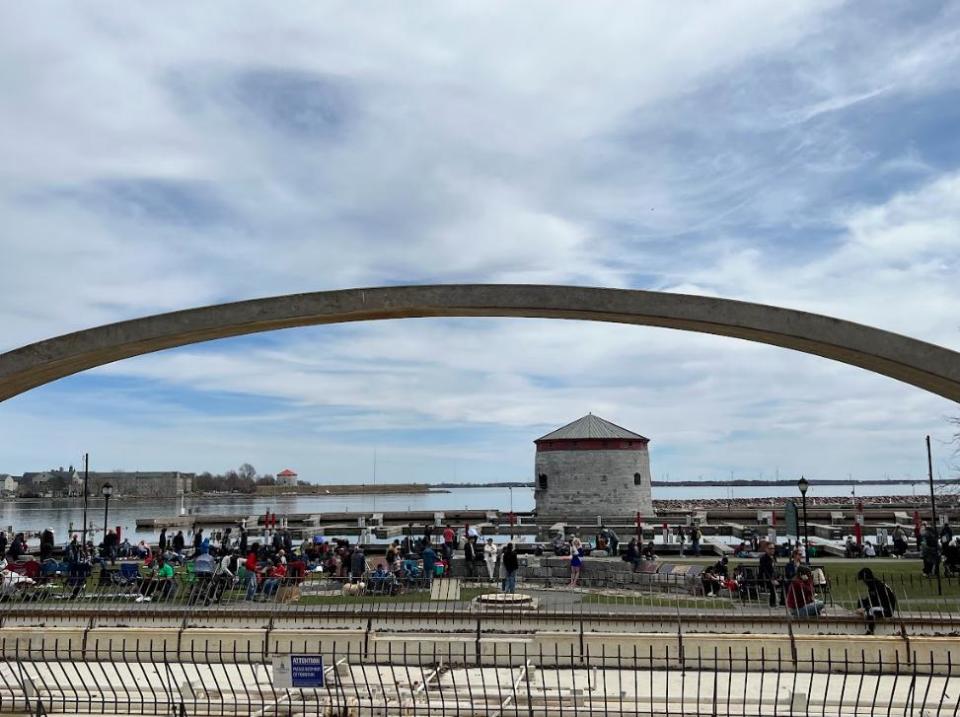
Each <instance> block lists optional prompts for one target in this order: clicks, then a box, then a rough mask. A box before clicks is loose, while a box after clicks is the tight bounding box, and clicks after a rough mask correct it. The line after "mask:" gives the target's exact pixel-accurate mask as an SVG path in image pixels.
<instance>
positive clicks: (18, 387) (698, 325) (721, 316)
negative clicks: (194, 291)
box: [0, 284, 960, 402]
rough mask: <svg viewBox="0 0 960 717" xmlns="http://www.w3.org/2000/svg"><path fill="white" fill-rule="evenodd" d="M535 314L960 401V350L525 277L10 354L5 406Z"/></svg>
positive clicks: (52, 343)
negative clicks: (268, 336)
mask: <svg viewBox="0 0 960 717" xmlns="http://www.w3.org/2000/svg"><path fill="white" fill-rule="evenodd" d="M470 316H480V317H525V318H541V319H578V320H584V321H606V322H612V323H620V324H638V325H643V326H662V327H665V328H671V329H682V330H684V331H698V332H701V333H708V334H718V335H720V336H731V337H734V338H740V339H746V340H748V341H757V342H760V343H765V344H770V345H773V346H781V347H783V348H788V349H794V350H796V351H803V352H805V353H809V354H814V355H817V356H822V357H824V358H828V359H832V360H834V361H841V362H843V363H847V364H851V365H853V366H859V367H860V368H864V369H866V370H868V371H873V372H874V373H878V374H882V375H884V376H889V377H890V378H894V379H897V380H898V381H903V382H904V383H908V384H910V385H912V386H916V387H918V388H922V389H924V390H925V391H929V392H931V393H935V394H937V395H939V396H943V397H944V398H948V399H950V400H952V401H957V402H960V354H958V353H957V352H955V351H951V350H949V349H946V348H944V347H942V346H936V345H934V344H929V343H925V342H923V341H918V340H916V339H912V338H908V337H906V336H901V335H899V334H894V333H891V332H889V331H883V330H880V329H876V328H872V327H870V326H864V325H862V324H856V323H853V322H850V321H843V320H841V319H835V318H831V317H829V316H821V315H819V314H811V313H806V312H803V311H795V310H792V309H784V308H778V307H773V306H766V305H763V304H752V303H747V302H742V301H733V300H730V299H717V298H712V297H706V296H692V295H687V294H671V293H664V292H656V291H634V290H626V289H603V288H588V287H577V286H538V285H518V284H449V285H436V286H391V287H380V288H373V289H346V290H342V291H321V292H316V293H309V294H291V295H288V296H277V297H273V298H267V299H254V300H251V301H240V302H236V303H231V304H221V305H218V306H207V307H203V308H199V309H189V310H186V311H176V312H172V313H168V314H158V315H156V316H148V317H145V318H140V319H133V320H130V321H122V322H119V323H116V324H109V325H107V326H100V327H97V328H92V329H87V330H84V331H78V332H75V333H71V334H65V335H63V336H58V337H56V338H52V339H47V340H45V341H40V342H38V343H34V344H30V345H28V346H24V347H22V348H18V349H15V350H13V351H9V352H7V353H4V354H0V401H4V400H6V399H8V398H11V397H13V396H16V395H18V394H21V393H23V392H25V391H29V390H30V389H32V388H36V387H37V386H42V385H44V384H46V383H50V382H51V381H55V380H57V379H59V378H63V377H65V376H70V375H71V374H75V373H78V372H80V371H85V370H86V369H90V368H94V367H96V366H102V365H104V364H108V363H112V362H114V361H119V360H120V359H125V358H130V357H131V356H139V355H141V354H146V353H150V352H153V351H160V350H162V349H169V348H174V347H176V346H185V345H188V344H193V343H199V342H201V341H210V340H212V339H222V338H227V337H230V336H242V335H244V334H252V333H257V332H260V331H273V330H275V329H286V328H291V327H296V326H312V325H317V324H337V323H345V322H349V321H374V320H380V319H404V318H417V317H470Z"/></svg>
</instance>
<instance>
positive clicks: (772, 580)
mask: <svg viewBox="0 0 960 717" xmlns="http://www.w3.org/2000/svg"><path fill="white" fill-rule="evenodd" d="M776 551H777V547H776V546H775V545H774V544H773V543H772V542H768V543H767V545H766V547H765V548H764V551H763V555H761V556H760V568H759V576H760V580H761V581H762V582H763V584H764V585H766V587H767V592H768V593H769V595H770V607H776V606H777V591H778V589H779V586H780V581H779V580H777V558H776Z"/></svg>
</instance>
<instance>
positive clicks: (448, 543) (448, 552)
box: [443, 525, 456, 563]
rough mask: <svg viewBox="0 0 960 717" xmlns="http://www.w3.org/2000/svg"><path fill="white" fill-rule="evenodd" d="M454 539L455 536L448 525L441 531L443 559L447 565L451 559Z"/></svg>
mask: <svg viewBox="0 0 960 717" xmlns="http://www.w3.org/2000/svg"><path fill="white" fill-rule="evenodd" d="M455 538H456V534H455V533H454V532H453V528H451V527H450V526H449V525H448V526H447V527H445V528H444V529H443V559H444V560H446V561H447V562H448V563H449V562H450V559H451V558H452V557H453V541H454V539H455Z"/></svg>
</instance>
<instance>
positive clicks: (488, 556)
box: [483, 538, 497, 582]
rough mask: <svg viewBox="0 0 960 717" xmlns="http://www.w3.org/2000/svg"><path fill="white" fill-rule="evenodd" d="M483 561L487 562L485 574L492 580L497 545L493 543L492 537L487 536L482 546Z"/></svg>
mask: <svg viewBox="0 0 960 717" xmlns="http://www.w3.org/2000/svg"><path fill="white" fill-rule="evenodd" d="M483 562H485V563H486V564H487V575H488V576H489V577H490V582H493V580H494V578H495V576H496V574H497V573H496V568H497V546H496V545H494V544H493V538H487V544H486V545H484V546H483Z"/></svg>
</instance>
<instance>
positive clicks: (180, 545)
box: [173, 530, 187, 558]
mask: <svg viewBox="0 0 960 717" xmlns="http://www.w3.org/2000/svg"><path fill="white" fill-rule="evenodd" d="M186 544H187V540H186V538H184V537H183V531H182V530H178V531H177V534H176V535H174V536H173V552H175V553H176V554H177V555H178V556H179V557H181V558H182V557H183V549H184V547H185V546H186Z"/></svg>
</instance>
